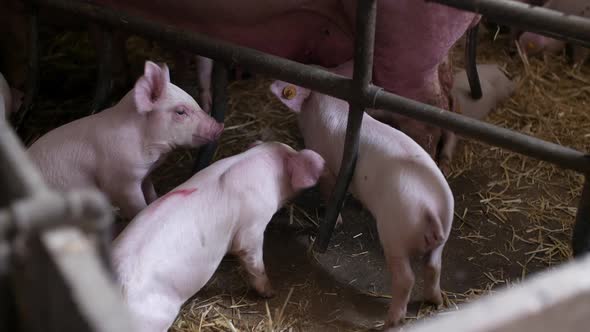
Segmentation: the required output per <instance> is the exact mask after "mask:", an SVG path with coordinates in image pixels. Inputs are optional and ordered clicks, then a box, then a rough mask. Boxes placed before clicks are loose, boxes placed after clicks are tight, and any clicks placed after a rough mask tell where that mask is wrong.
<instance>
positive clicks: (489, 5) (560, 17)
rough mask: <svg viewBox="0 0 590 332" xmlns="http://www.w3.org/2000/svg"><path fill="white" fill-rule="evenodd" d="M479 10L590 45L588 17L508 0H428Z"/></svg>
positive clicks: (493, 17)
mask: <svg viewBox="0 0 590 332" xmlns="http://www.w3.org/2000/svg"><path fill="white" fill-rule="evenodd" d="M427 1H431V2H437V3H440V4H443V5H446V6H450V7H455V8H458V9H463V10H468V11H472V12H476V13H479V14H482V15H483V16H485V17H486V18H489V19H491V20H493V21H494V22H496V23H499V24H505V25H509V26H514V27H517V28H522V29H523V30H526V31H531V32H537V33H539V34H542V35H545V36H549V37H553V38H557V39H565V40H568V41H571V42H574V43H577V44H580V45H583V46H587V47H590V19H587V18H583V17H580V16H574V15H566V14H563V13H560V12H558V11H555V10H550V9H547V8H543V7H536V6H530V5H527V4H525V3H520V2H516V1H510V0H427Z"/></svg>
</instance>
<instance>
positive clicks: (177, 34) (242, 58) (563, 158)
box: [25, 0, 590, 255]
mask: <svg viewBox="0 0 590 332" xmlns="http://www.w3.org/2000/svg"><path fill="white" fill-rule="evenodd" d="M434 1H435V2H438V3H441V4H445V5H449V6H453V7H457V8H461V9H465V10H470V11H475V12H478V13H482V14H483V15H485V16H487V17H489V18H492V19H494V20H495V21H497V22H500V23H507V24H513V25H515V26H520V27H522V28H526V29H527V30H532V31H536V32H539V33H542V34H545V35H548V36H552V37H559V38H564V39H568V40H571V41H574V42H576V43H580V44H583V45H590V20H588V19H584V18H580V17H573V16H564V15H563V14H561V13H558V12H555V11H551V10H548V9H544V8H532V7H530V6H528V5H524V4H521V3H515V2H512V1H506V0H479V1H478V0H474V1H471V0H462V1H461V0H434ZM359 4H360V5H359V6H358V8H357V23H356V24H357V30H356V31H357V33H356V36H355V55H354V59H355V67H354V74H353V78H352V79H349V78H346V77H343V76H340V75H336V74H332V73H330V72H328V71H325V70H322V69H319V68H314V67H310V66H307V65H303V64H301V63H297V62H294V61H291V60H287V59H284V58H280V57H277V56H273V55H270V54H265V53H263V52H260V51H257V50H253V49H250V48H246V47H241V46H236V45H232V44H230V43H227V42H223V41H219V40H215V39H212V38H209V37H207V36H205V35H201V34H198V33H193V32H191V33H188V32H186V31H183V30H180V29H177V28H174V27H171V26H166V25H161V24H155V23H153V22H150V21H148V20H145V19H142V18H139V17H134V16H130V15H127V14H125V13H121V12H119V11H113V10H110V9H108V8H102V7H100V6H97V5H93V4H91V3H87V2H81V1H66V0H36V1H34V6H33V12H35V10H36V8H35V6H37V5H38V6H49V7H52V8H58V9H62V10H64V11H66V12H69V13H72V14H76V15H79V16H82V17H86V18H88V19H90V20H92V21H94V22H96V23H99V24H104V25H107V26H108V28H109V29H112V28H123V29H125V30H128V31H131V32H133V33H137V34H139V35H143V36H146V37H150V38H154V39H156V40H161V41H165V42H168V43H175V44H178V45H183V49H184V50H185V51H190V52H194V53H195V54H199V55H201V56H205V57H208V58H211V59H214V60H215V61H217V62H219V63H218V64H217V66H219V65H220V63H221V64H223V65H228V64H239V65H241V66H244V67H245V68H247V69H250V70H252V71H254V72H258V73H261V74H264V75H267V76H271V77H275V78H277V79H281V80H284V81H287V82H290V83H293V84H297V85H300V86H304V87H307V88H310V89H313V90H316V91H319V92H321V93H324V94H328V95H331V96H334V97H337V98H341V99H344V100H347V101H348V102H349V104H350V110H351V111H350V113H349V119H348V120H349V121H348V127H347V134H346V139H345V149H344V154H343V159H342V167H341V169H340V172H339V174H338V179H337V183H336V187H335V190H334V192H333V194H332V196H331V198H330V201H329V204H328V209H327V212H326V218H325V220H324V222H323V223H322V225H321V226H320V231H319V236H318V240H317V241H316V248H317V249H319V250H320V251H325V250H326V248H327V244H328V242H329V238H330V236H331V234H332V231H333V227H334V223H335V220H336V216H337V215H338V211H339V210H340V208H341V206H342V201H343V197H344V195H345V192H346V190H347V188H348V184H349V182H350V178H351V175H352V173H353V170H354V167H355V161H356V156H357V150H358V136H359V128H360V124H361V120H362V114H363V112H364V109H365V108H367V107H370V108H380V109H384V110H387V111H391V112H395V113H399V114H402V115H405V116H407V117H410V118H413V119H416V120H420V121H423V122H426V123H429V124H432V125H435V126H438V127H441V128H444V129H447V130H451V131H454V132H456V133H457V134H459V135H461V136H465V137H470V138H473V139H476V140H478V141H481V142H484V143H487V144H490V145H494V146H498V147H501V148H504V149H507V150H511V151H514V152H518V153H521V154H524V155H527V156H530V157H533V158H537V159H540V160H544V161H547V162H550V163H553V164H556V165H558V166H561V167H563V168H567V169H572V170H575V171H578V172H581V173H583V174H584V175H586V174H587V173H588V172H589V171H590V158H588V156H587V155H586V154H585V153H582V152H579V151H576V150H573V149H570V148H567V147H563V146H560V145H557V144H553V143H550V142H546V141H543V140H540V139H537V138H533V137H530V136H527V135H524V134H520V133H517V132H514V131H511V130H508V129H504V128H500V127H497V126H494V125H491V124H489V123H485V122H482V121H478V120H474V119H470V118H467V117H464V116H462V115H459V114H455V113H451V112H447V111H444V110H442V109H439V108H436V107H433V106H430V105H426V104H423V103H419V102H416V101H413V100H410V99H407V98H404V97H401V96H398V95H395V94H392V93H389V92H385V91H384V90H383V89H382V88H380V87H378V86H375V85H372V84H371V83H370V81H371V73H372V58H373V56H372V53H373V52H372V50H373V44H374V33H375V17H376V10H377V9H376V0H366V1H360V2H359ZM35 24H36V22H35V20H33V21H32V25H35ZM35 29H36V28H35V27H33V26H32V27H31V31H36V30H35ZM33 36H34V37H36V35H33ZM33 44H35V42H34V41H32V42H31V45H33ZM35 45H36V44H35ZM34 50H35V51H36V52H38V49H37V48H36V46H35V48H34ZM467 52H469V50H467ZM471 52H474V50H471ZM106 57H107V58H108V56H106ZM31 58H32V59H33V60H36V61H38V55H37V56H32V57H31ZM30 68H31V69H35V68H37V69H38V64H35V63H34V61H31V64H30ZM101 68H102V67H101ZM35 75H36V74H34V73H31V75H30V76H31V77H35ZM102 76H104V75H102ZM215 81H219V82H221V83H218V84H215V83H214V87H213V89H214V90H216V89H217V91H223V89H224V88H225V84H226V80H223V79H221V80H220V79H217V80H215ZM470 81H473V79H470ZM475 81H477V77H475ZM30 82H34V79H31V80H30ZM219 84H223V86H220V85H219ZM33 86H36V85H33ZM472 86H473V84H472ZM33 91H35V90H33ZM473 94H474V97H477V93H476V92H474V93H473ZM223 99H224V98H218V100H217V102H216V105H215V107H214V110H213V115H214V116H217V117H218V118H222V117H219V116H218V115H216V114H217V113H216V109H219V108H225V101H224V100H223ZM29 100H32V97H29ZM25 107H30V103H28V104H27V103H25ZM209 155H211V152H209ZM207 162H208V161H207V158H204V161H201V166H200V167H203V166H204V165H206V164H207ZM587 186H588V185H587V184H586V186H585V188H586V187H587ZM588 195H589V194H588V190H584V192H583V194H582V198H581V202H580V205H579V208H578V215H577V218H576V226H575V228H574V236H573V249H574V254H575V255H577V254H579V253H580V252H583V251H588V250H590V241H589V240H590V234H589V233H590V226H589V224H590V223H589V222H588V221H586V220H587V217H588V210H589V208H590V205H589V204H588V198H590V197H588Z"/></svg>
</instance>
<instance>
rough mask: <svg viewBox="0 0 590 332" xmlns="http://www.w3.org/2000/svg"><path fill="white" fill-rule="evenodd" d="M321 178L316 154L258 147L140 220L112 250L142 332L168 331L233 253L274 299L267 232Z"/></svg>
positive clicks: (205, 173) (206, 173)
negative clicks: (275, 218)
mask: <svg viewBox="0 0 590 332" xmlns="http://www.w3.org/2000/svg"><path fill="white" fill-rule="evenodd" d="M323 174H325V163H324V159H323V158H322V157H321V156H320V155H318V154H317V153H315V152H313V151H311V150H302V151H299V152H297V151H295V150H293V149H292V148H290V147H289V146H287V145H285V144H281V143H277V142H273V143H261V142H256V143H255V144H253V145H252V146H251V147H250V148H249V149H248V150H247V151H245V152H243V153H241V154H238V155H235V156H232V157H229V158H226V159H222V160H219V161H217V162H215V163H214V164H212V165H211V166H209V167H207V168H205V169H204V170H202V171H200V172H199V173H197V174H195V175H194V176H193V177H192V178H190V179H189V180H187V181H186V182H184V183H183V184H181V185H180V186H178V187H177V188H175V189H174V190H172V191H171V192H170V193H169V194H167V195H165V196H163V197H161V198H160V199H158V200H156V201H155V202H154V203H152V204H151V205H150V206H148V207H147V208H146V209H145V210H143V211H142V212H141V213H140V214H139V215H137V217H136V218H135V219H133V221H131V223H130V224H129V226H128V227H127V228H126V229H125V230H124V231H123V232H122V233H121V234H120V235H119V237H118V238H117V239H116V240H115V242H114V246H113V260H114V266H115V271H116V272H117V274H118V278H119V282H120V284H121V286H122V291H123V296H124V298H125V301H126V302H127V305H128V306H129V309H130V310H131V312H132V315H133V317H134V319H135V322H136V324H137V330H138V331H142V332H152V331H153V332H163V331H166V330H167V329H168V327H169V326H170V325H171V324H172V323H173V322H174V319H175V318H176V316H177V314H178V311H179V309H180V306H181V305H182V304H183V303H184V302H185V301H186V300H188V299H189V298H190V297H191V296H192V295H193V294H195V293H196V292H198V291H199V290H200V289H201V288H202V287H203V286H204V285H205V284H206V283H207V281H208V280H209V279H210V278H211V276H212V275H213V273H214V272H215V270H216V269H217V266H219V263H221V260H222V259H223V256H224V255H225V254H226V253H228V252H230V253H233V254H236V255H237V256H238V257H239V259H240V261H241V263H242V265H243V266H244V267H245V269H246V271H247V272H248V274H249V279H250V284H251V285H252V287H253V288H254V289H256V291H257V292H258V293H259V294H260V295H262V296H264V297H269V296H272V294H273V291H272V289H271V286H270V282H269V280H268V277H267V276H266V271H265V268H264V263H263V260H262V244H263V237H264V230H265V228H266V225H267V224H268V222H269V221H270V219H271V218H272V216H273V215H274V214H275V212H276V211H277V210H278V209H280V208H281V207H282V206H283V205H284V204H285V203H286V202H287V201H288V200H290V199H292V198H294V196H295V195H296V194H297V193H299V192H300V191H301V190H303V189H306V188H309V187H312V186H314V185H315V184H316V183H317V181H318V179H319V177H320V176H321V175H323Z"/></svg>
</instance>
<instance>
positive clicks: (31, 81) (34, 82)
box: [14, 0, 39, 133]
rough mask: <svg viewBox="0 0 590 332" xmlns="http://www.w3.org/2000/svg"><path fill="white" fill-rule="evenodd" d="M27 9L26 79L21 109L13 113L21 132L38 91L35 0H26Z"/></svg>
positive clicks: (37, 30) (18, 129)
mask: <svg viewBox="0 0 590 332" xmlns="http://www.w3.org/2000/svg"><path fill="white" fill-rule="evenodd" d="M28 6H29V11H30V14H31V16H30V17H29V60H28V62H27V81H26V91H25V100H24V102H23V104H22V105H21V109H20V110H19V111H18V112H17V114H15V116H16V119H15V121H14V123H15V128H16V130H17V132H19V133H21V131H22V125H23V123H24V122H25V121H26V120H27V118H28V116H29V114H30V113H31V111H32V110H33V107H34V102H35V99H36V98H37V94H38V93H39V8H38V6H37V1H36V0H31V1H29V2H28Z"/></svg>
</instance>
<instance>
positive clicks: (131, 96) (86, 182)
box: [28, 61, 223, 219]
mask: <svg viewBox="0 0 590 332" xmlns="http://www.w3.org/2000/svg"><path fill="white" fill-rule="evenodd" d="M222 130H223V124H220V123H217V122H216V121H215V120H214V119H213V118H211V117H209V116H208V115H207V114H205V113H204V112H203V110H202V109H201V107H199V105H198V104H197V103H196V102H195V100H194V99H193V98H191V97H190V96H189V95H188V94H187V93H186V92H184V91H183V90H181V89H180V88H178V87H177V86H176V85H174V84H172V83H170V76H169V71H168V67H167V66H166V65H163V66H162V67H160V66H158V65H157V64H155V63H153V62H150V61H147V62H146V63H145V68H144V74H143V76H142V77H140V78H139V79H138V80H137V82H136V83H135V87H134V88H133V89H132V90H131V91H130V92H129V93H127V94H126V95H125V96H124V97H123V99H121V101H119V103H117V104H116V105H115V106H113V107H111V108H108V109H106V110H104V111H102V112H100V113H97V114H94V115H91V116H87V117H84V118H81V119H79V120H76V121H74V122H71V123H68V124H66V125H64V126H61V127H59V128H57V129H54V130H52V131H50V132H49V133H47V134H46V135H44V136H42V137H41V138H39V140H37V141H36V142H35V143H34V144H33V145H32V146H31V147H30V148H29V150H28V151H29V154H30V156H31V158H32V159H33V161H34V162H35V163H36V164H37V166H38V167H39V168H40V170H41V173H42V174H43V176H44V177H45V179H46V181H47V182H48V183H49V184H50V185H51V186H52V187H54V188H55V189H58V190H65V189H71V188H76V187H95V188H98V189H100V190H101V191H103V192H104V193H105V194H106V195H107V196H108V197H109V199H110V200H111V202H112V203H113V204H114V205H117V206H119V207H120V209H121V212H122V214H123V216H125V217H127V218H129V219H131V218H133V217H134V216H135V215H136V214H137V213H138V212H139V211H141V210H142V209H143V208H145V207H146V206H147V204H149V203H151V202H153V201H154V200H156V198H157V195H156V192H155V190H154V186H153V183H152V182H151V180H150V179H149V178H148V177H147V176H148V174H149V173H150V172H151V171H152V170H153V169H154V168H155V167H156V166H157V165H158V163H159V162H161V161H163V157H164V156H165V155H166V154H167V153H168V152H170V151H172V150H173V149H175V148H176V147H192V148H195V147H198V146H201V145H203V144H205V143H208V142H210V141H213V140H216V139H217V138H218V137H219V136H220V134H221V132H222Z"/></svg>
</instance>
